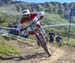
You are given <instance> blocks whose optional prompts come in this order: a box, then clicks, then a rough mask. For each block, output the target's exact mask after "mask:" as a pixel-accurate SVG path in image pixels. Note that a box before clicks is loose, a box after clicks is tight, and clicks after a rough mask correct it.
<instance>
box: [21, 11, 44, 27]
mask: <svg viewBox="0 0 75 63" xmlns="http://www.w3.org/2000/svg"><path fill="white" fill-rule="evenodd" d="M43 17H44V12H42V11H41V12H33V13H30V15H29V17H26V18H25V17H22V18H21V20H20V23H21V24H23V23H25V22H26V21H28V22H29V23H31V22H32V21H35V20H38V19H39V20H40V19H42V18H43ZM37 26H40V22H39V21H38V22H37Z"/></svg>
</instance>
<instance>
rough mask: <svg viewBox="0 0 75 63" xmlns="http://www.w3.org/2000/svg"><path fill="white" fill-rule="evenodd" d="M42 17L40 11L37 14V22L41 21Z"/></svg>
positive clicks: (42, 13)
mask: <svg viewBox="0 0 75 63" xmlns="http://www.w3.org/2000/svg"><path fill="white" fill-rule="evenodd" d="M43 17H44V12H43V11H40V12H38V13H37V18H38V20H41V19H43Z"/></svg>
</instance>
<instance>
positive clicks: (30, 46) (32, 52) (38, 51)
mask: <svg viewBox="0 0 75 63" xmlns="http://www.w3.org/2000/svg"><path fill="white" fill-rule="evenodd" d="M10 43H12V44H14V45H15V44H16V46H17V47H20V48H21V54H20V55H19V56H15V57H13V58H7V59H5V60H1V61H0V63H75V55H74V54H75V50H74V48H72V47H70V48H68V47H57V46H54V45H53V44H52V45H50V44H48V48H49V51H51V53H52V56H51V57H49V58H48V57H47V54H46V53H45V52H44V50H43V49H42V48H41V47H38V46H37V45H36V43H32V42H31V43H30V42H26V41H25V40H24V41H21V40H19V41H16V42H15V41H11V42H10ZM72 57H73V58H72Z"/></svg>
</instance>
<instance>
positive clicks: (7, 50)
mask: <svg viewBox="0 0 75 63" xmlns="http://www.w3.org/2000/svg"><path fill="white" fill-rule="evenodd" d="M19 53H20V49H19V48H17V47H16V46H14V45H11V44H9V43H8V42H7V41H6V40H4V39H3V38H1V39H0V55H11V54H19Z"/></svg>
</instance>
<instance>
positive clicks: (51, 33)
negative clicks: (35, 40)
mask: <svg viewBox="0 0 75 63" xmlns="http://www.w3.org/2000/svg"><path fill="white" fill-rule="evenodd" d="M54 37H55V33H54V32H53V30H51V31H50V32H49V40H50V43H52V42H54Z"/></svg>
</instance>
